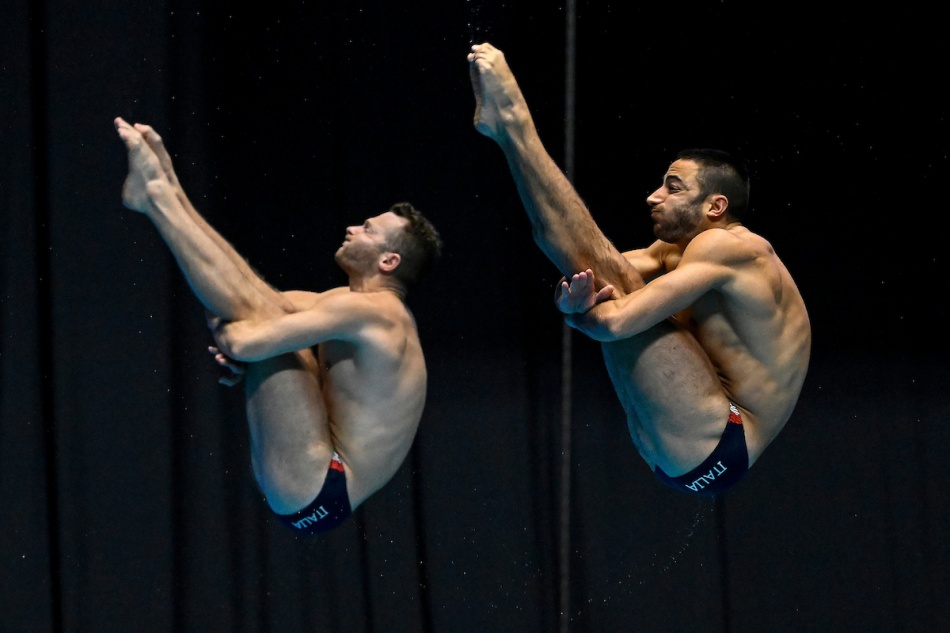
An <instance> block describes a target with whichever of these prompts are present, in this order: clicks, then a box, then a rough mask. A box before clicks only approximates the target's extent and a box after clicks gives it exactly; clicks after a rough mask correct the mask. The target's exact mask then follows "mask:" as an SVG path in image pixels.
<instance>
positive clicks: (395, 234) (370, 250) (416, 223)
mask: <svg viewBox="0 0 950 633" xmlns="http://www.w3.org/2000/svg"><path fill="white" fill-rule="evenodd" d="M441 252H442V241H441V238H440V237H439V234H438V232H437V231H436V230H435V227H433V226H432V224H431V223H430V222H429V220H427V219H426V218H425V217H424V216H423V215H422V214H421V213H420V212H419V211H418V209H416V208H415V207H413V206H412V205H411V204H409V203H408V202H400V203H397V204H394V205H393V206H392V207H391V208H390V209H389V210H388V211H386V212H384V213H381V214H379V215H377V216H374V217H371V218H367V219H366V220H365V221H364V222H363V224H362V225H361V226H351V227H348V228H347V229H346V240H345V241H344V243H343V245H342V246H341V247H340V248H339V250H337V252H336V260H337V263H339V264H340V266H341V267H342V268H343V269H344V270H345V271H346V272H347V274H353V273H359V274H362V275H367V274H370V273H373V272H379V273H381V274H383V275H386V276H389V277H391V278H392V279H394V280H395V281H397V282H399V283H400V284H401V285H403V286H410V285H412V284H414V283H416V282H417V281H419V280H420V279H421V278H422V277H423V276H424V274H425V273H426V272H428V269H429V268H430V267H431V265H432V263H433V262H434V261H435V259H437V258H438V257H439V255H440V254H441Z"/></svg>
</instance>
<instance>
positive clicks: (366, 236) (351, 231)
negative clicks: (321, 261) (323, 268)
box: [335, 211, 407, 271]
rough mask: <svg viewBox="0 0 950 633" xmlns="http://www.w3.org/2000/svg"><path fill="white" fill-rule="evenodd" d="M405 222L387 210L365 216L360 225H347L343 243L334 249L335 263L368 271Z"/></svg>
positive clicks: (349, 268)
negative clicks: (371, 215)
mask: <svg viewBox="0 0 950 633" xmlns="http://www.w3.org/2000/svg"><path fill="white" fill-rule="evenodd" d="M406 222H407V220H406V219H405V218H401V217H399V216H398V215H396V214H395V213H393V212H391V211H387V212H385V213H382V214H380V215H377V216H375V217H372V218H367V219H366V220H365V221H364V222H363V224H361V225H356V226H349V227H347V228H346V237H345V238H344V239H343V244H341V245H340V248H338V249H337V251H336V256H335V257H336V261H337V263H338V264H339V265H340V266H341V267H342V268H343V269H344V270H347V271H350V270H355V271H368V270H369V269H370V268H371V267H373V266H375V265H376V263H377V261H378V259H379V256H380V255H381V254H382V253H384V252H387V249H388V247H389V243H390V237H391V236H392V235H393V234H394V233H395V232H396V231H398V230H400V229H402V228H403V227H404V226H405V225H406Z"/></svg>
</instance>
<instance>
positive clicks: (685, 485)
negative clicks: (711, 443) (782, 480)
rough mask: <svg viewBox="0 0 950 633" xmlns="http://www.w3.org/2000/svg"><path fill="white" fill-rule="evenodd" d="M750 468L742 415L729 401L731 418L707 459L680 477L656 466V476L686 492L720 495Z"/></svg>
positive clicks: (737, 481)
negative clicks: (673, 475) (668, 473)
mask: <svg viewBox="0 0 950 633" xmlns="http://www.w3.org/2000/svg"><path fill="white" fill-rule="evenodd" d="M748 471H749V451H748V449H747V448H746V444H745V430H744V429H743V428H742V416H741V415H740V414H739V409H738V407H736V405H734V404H733V403H731V402H730V403H729V421H728V422H726V430H725V431H723V432H722V437H721V438H720V439H719V444H718V445H717V446H716V448H715V450H713V452H712V454H711V455H710V456H709V457H707V458H706V460H705V461H704V462H703V463H702V464H700V465H699V466H697V467H696V468H694V469H693V470H691V471H689V472H688V473H686V474H685V475H680V476H679V477H670V476H669V475H667V474H666V473H665V472H663V471H662V470H661V469H660V467H659V466H657V467H656V468H655V469H654V471H653V472H654V474H655V475H656V476H657V478H658V479H659V480H660V481H662V482H663V483H665V484H666V485H668V486H670V487H672V488H675V489H676V490H679V491H681V492H685V493H687V494H698V495H709V496H713V495H717V494H719V493H721V492H725V491H726V490H728V489H729V488H732V487H733V486H734V485H736V484H737V483H739V480H740V479H742V478H743V477H744V476H745V474H746V473H747V472H748Z"/></svg>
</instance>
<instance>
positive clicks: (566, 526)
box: [559, 0, 577, 633]
mask: <svg viewBox="0 0 950 633" xmlns="http://www.w3.org/2000/svg"><path fill="white" fill-rule="evenodd" d="M576 8H577V7H576V3H575V0H567V6H566V14H567V21H566V25H565V27H566V37H565V55H564V59H565V64H564V72H565V75H564V173H565V174H566V175H567V179H568V180H569V181H571V183H572V184H573V181H574V92H575V83H576V82H575V58H576V50H575V49H576V46H575V44H576V41H575V40H576V38H575V35H576V20H575V17H576ZM571 380H572V374H571V328H570V327H569V326H568V325H567V324H563V325H562V326H561V464H560V465H561V504H560V547H559V562H560V581H561V584H560V596H559V602H560V627H559V628H560V632H561V633H568V631H569V629H570V610H571Z"/></svg>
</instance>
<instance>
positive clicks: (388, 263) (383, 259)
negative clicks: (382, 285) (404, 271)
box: [379, 252, 402, 274]
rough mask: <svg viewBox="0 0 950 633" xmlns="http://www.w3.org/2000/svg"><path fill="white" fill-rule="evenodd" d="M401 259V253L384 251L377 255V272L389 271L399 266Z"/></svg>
mask: <svg viewBox="0 0 950 633" xmlns="http://www.w3.org/2000/svg"><path fill="white" fill-rule="evenodd" d="M401 261H402V255H400V254H399V253H392V252H386V253H383V254H382V255H380V257H379V272H381V273H386V274H388V273H391V272H393V271H394V270H396V268H398V267H399V262H401Z"/></svg>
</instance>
